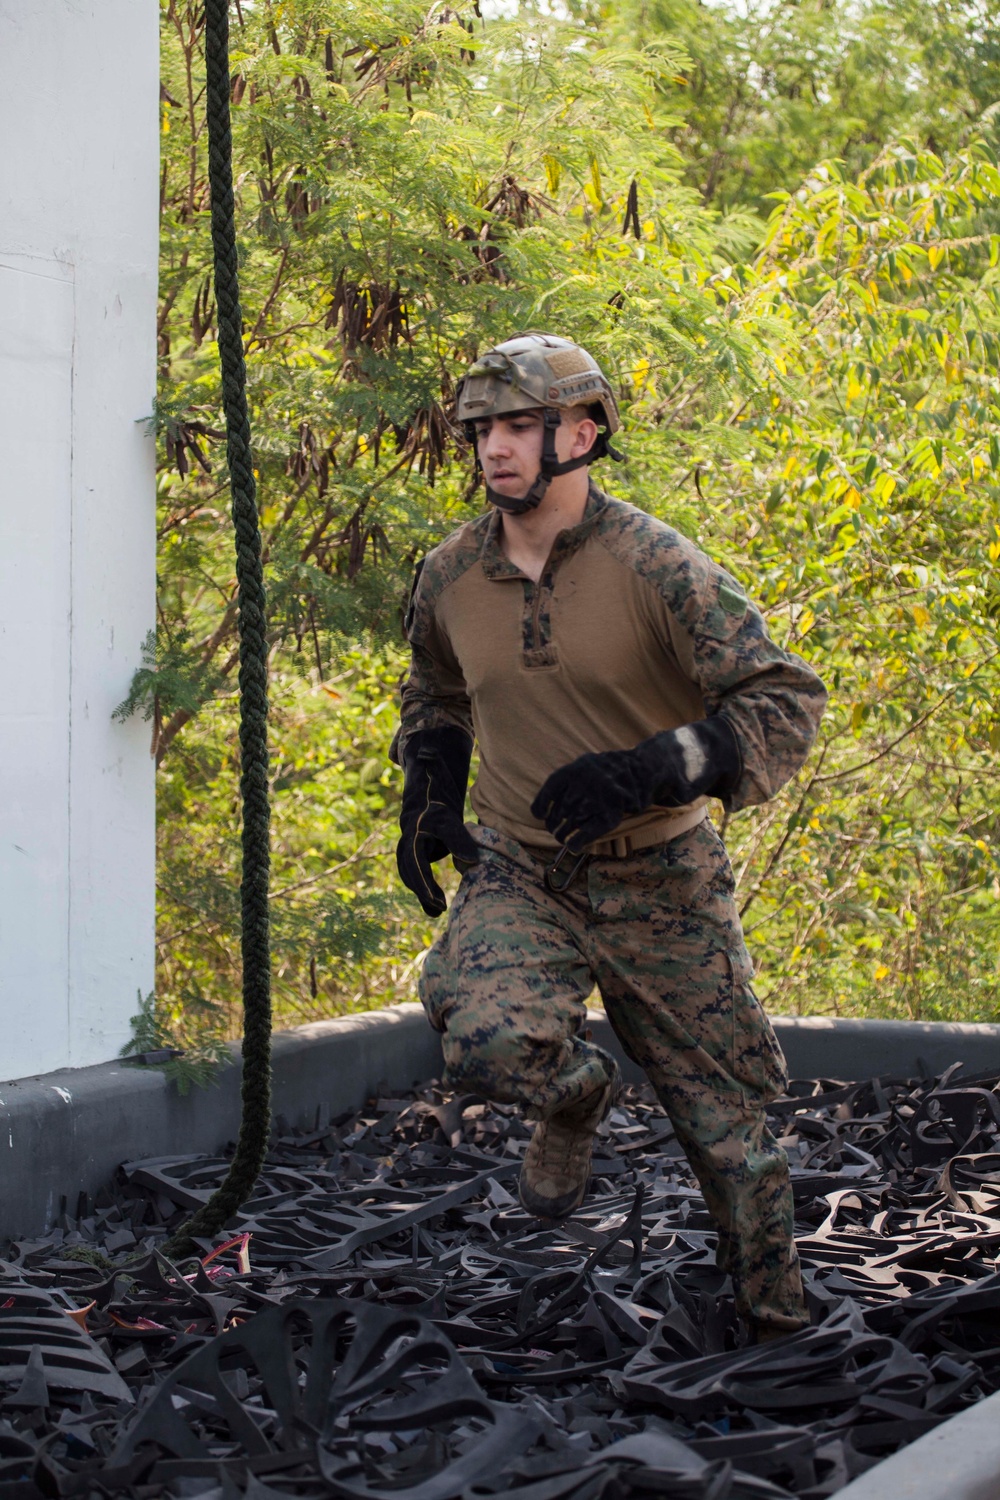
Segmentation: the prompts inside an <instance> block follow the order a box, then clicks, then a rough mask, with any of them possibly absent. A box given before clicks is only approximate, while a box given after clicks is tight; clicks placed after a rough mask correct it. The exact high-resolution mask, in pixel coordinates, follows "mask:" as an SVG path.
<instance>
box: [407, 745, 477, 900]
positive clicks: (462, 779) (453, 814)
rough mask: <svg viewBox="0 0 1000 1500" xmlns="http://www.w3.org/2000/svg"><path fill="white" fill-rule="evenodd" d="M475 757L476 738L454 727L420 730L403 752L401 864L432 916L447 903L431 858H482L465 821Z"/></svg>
mask: <svg viewBox="0 0 1000 1500" xmlns="http://www.w3.org/2000/svg"><path fill="white" fill-rule="evenodd" d="M471 761H472V741H471V740H470V738H469V736H468V735H467V734H466V733H465V732H464V730H461V729H455V728H443V729H418V730H417V731H416V733H415V734H411V735H410V737H409V739H408V740H407V741H406V746H405V748H404V750H403V755H402V763H403V777H404V780H403V806H402V810H401V812H400V815H399V826H400V829H401V831H402V838H401V839H400V841H399V843H398V844H397V845H396V867H397V869H398V870H399V874H400V878H401V879H402V882H403V884H404V885H405V886H407V887H408V889H409V890H411V891H412V892H413V894H414V895H415V896H416V898H417V900H418V901H419V902H420V905H421V906H422V907H423V909H424V911H425V912H426V913H427V915H428V916H429V917H439V916H440V915H441V913H442V912H443V911H444V909H445V907H446V905H447V902H446V901H445V899H444V891H443V890H442V889H441V887H440V886H439V885H438V883H437V881H436V880H435V879H434V873H433V871H432V870H431V862H432V860H437V859H444V857H445V855H446V854H451V855H454V856H455V857H456V858H457V859H459V860H461V862H462V863H463V864H466V865H474V864H478V862H479V846H478V845H477V843H476V841H475V839H474V838H473V837H472V835H471V833H470V832H469V830H468V829H467V828H466V826H465V823H464V821H463V814H464V812H465V790H466V787H467V786H468V784H469V766H470V764H471Z"/></svg>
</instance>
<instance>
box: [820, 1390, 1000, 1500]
mask: <svg viewBox="0 0 1000 1500" xmlns="http://www.w3.org/2000/svg"><path fill="white" fill-rule="evenodd" d="M998 1495H1000V1392H998V1393H997V1394H996V1395H994V1396H987V1397H986V1400H985V1401H980V1402H979V1403H978V1404H977V1405H976V1406H970V1407H969V1409H968V1411H963V1412H959V1414H958V1416H957V1417H952V1418H951V1419H950V1420H949V1421H947V1422H942V1423H941V1426H940V1427H935V1428H934V1430H933V1432H925V1433H924V1435H923V1437H919V1438H917V1440H916V1442H914V1443H910V1445H909V1447H907V1448H904V1449H903V1450H902V1452H901V1453H894V1454H893V1456H892V1457H891V1458H884V1459H883V1460H882V1462H881V1463H880V1464H876V1465H875V1467H874V1468H873V1469H869V1470H868V1471H867V1473H865V1474H862V1475H861V1478H860V1479H855V1480H854V1481H853V1482H852V1483H851V1484H849V1485H847V1486H846V1487H845V1488H844V1489H842V1490H838V1491H837V1500H997V1496H998Z"/></svg>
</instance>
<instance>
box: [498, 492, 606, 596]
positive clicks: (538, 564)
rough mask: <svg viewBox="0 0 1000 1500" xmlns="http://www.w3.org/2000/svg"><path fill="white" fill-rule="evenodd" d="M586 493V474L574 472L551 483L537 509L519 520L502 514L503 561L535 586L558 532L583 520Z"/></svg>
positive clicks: (528, 512)
mask: <svg viewBox="0 0 1000 1500" xmlns="http://www.w3.org/2000/svg"><path fill="white" fill-rule="evenodd" d="M569 481H573V482H572V483H570V482H569ZM589 491H590V481H589V478H588V473H587V470H586V469H577V470H575V471H574V472H573V473H572V474H562V475H559V477H558V478H556V479H554V480H553V481H552V483H551V484H550V485H549V488H548V490H547V491H546V494H545V499H544V500H543V501H542V503H541V505H539V506H538V507H537V509H535V510H529V511H526V512H525V514H524V515H523V516H511V515H508V514H507V512H506V511H504V512H502V513H501V518H500V526H501V535H500V545H501V547H502V548H503V552H504V555H505V557H507V558H509V559H510V561H511V562H512V563H513V564H514V566H515V567H517V568H520V570H521V572H522V573H526V574H527V576H528V577H529V578H532V579H534V581H535V583H537V582H538V580H539V578H541V576H542V572H543V570H544V568H545V564H546V562H547V561H548V557H549V553H550V552H551V551H552V543H553V542H554V541H555V539H556V537H557V536H558V535H559V533H560V531H569V530H571V529H572V527H574V526H579V524H580V522H581V521H582V520H583V515H584V511H585V510H586V509H587V496H588V494H589Z"/></svg>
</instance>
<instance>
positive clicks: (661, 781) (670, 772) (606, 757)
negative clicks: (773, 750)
mask: <svg viewBox="0 0 1000 1500" xmlns="http://www.w3.org/2000/svg"><path fill="white" fill-rule="evenodd" d="M742 765H743V762H742V757H741V754H740V747H739V741H738V740H737V738H736V731H735V730H734V729H733V726H732V725H731V724H730V722H729V720H728V719H727V718H726V717H725V715H724V714H715V715H714V716H713V717H711V718H708V719H699V720H698V721H697V722H696V723H694V724H683V725H681V727H680V728H679V729H663V730H661V731H660V733H659V734H654V735H651V736H650V738H649V739H648V740H642V741H640V743H639V744H638V745H636V746H634V748H633V749H631V750H603V751H600V752H597V753H594V752H591V753H590V754H589V755H581V756H578V758H577V759H576V760H574V761H571V762H570V764H569V765H568V766H560V767H559V769H558V770H557V771H553V772H552V775H551V776H550V777H549V778H548V780H547V781H546V782H545V784H544V786H543V787H542V789H541V791H540V792H539V793H538V796H537V797H536V798H535V800H534V802H533V803H532V804H531V812H532V816H533V817H536V818H540V819H541V820H542V822H543V823H544V824H545V826H546V828H547V829H548V830H549V832H550V833H551V834H552V837H553V838H555V839H558V841H559V843H560V844H564V845H565V846H566V848H567V849H569V850H570V851H571V853H573V854H582V853H583V851H584V850H585V849H586V847H587V845H588V844H593V843H596V842H597V841H598V839H603V838H606V837H607V835H608V834H609V833H612V832H613V831H614V829H616V828H617V827H618V825H619V823H621V822H622V820H623V819H624V818H629V817H634V816H635V814H636V813H641V812H645V811H646V809H647V808H649V807H683V806H684V805H685V803H687V802H693V801H694V800H695V798H696V797H718V796H722V795H723V794H724V793H726V792H729V791H731V790H732V789H733V787H734V786H735V785H736V783H737V782H738V781H739V778H740V774H741V771H742Z"/></svg>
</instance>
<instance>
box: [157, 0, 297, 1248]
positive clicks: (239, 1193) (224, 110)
mask: <svg viewBox="0 0 1000 1500" xmlns="http://www.w3.org/2000/svg"><path fill="white" fill-rule="evenodd" d="M205 59H206V63H207V67H208V83H207V90H206V99H207V112H208V162H209V188H210V191H211V200H212V251H213V255H214V260H215V301H216V306H217V308H218V325H219V357H220V360H221V364H222V397H223V407H224V410H225V416H226V455H227V458H228V462H229V479H230V487H231V491H232V513H233V525H234V527H235V531H236V581H237V588H238V593H237V603H238V609H239V640H240V673H239V686H240V795H241V799H242V803H243V848H242V855H243V876H242V883H241V886H240V906H241V919H242V930H241V952H242V960H243V1082H242V1103H243V1113H242V1120H241V1123H240V1133H239V1139H238V1140H237V1144H236V1152H235V1155H234V1157H233V1160H232V1163H231V1165H230V1168H229V1171H228V1173H227V1175H226V1178H225V1180H224V1181H223V1183H222V1185H221V1187H219V1188H218V1190H217V1191H216V1192H215V1193H213V1195H212V1197H211V1198H210V1199H209V1200H208V1202H207V1203H206V1204H205V1205H204V1207H202V1208H200V1209H198V1211H197V1213H195V1214H194V1215H193V1217H192V1218H191V1219H189V1220H188V1222H187V1223H186V1224H184V1225H182V1226H181V1228H180V1229H178V1230H177V1232H176V1233H175V1234H174V1235H173V1236H172V1238H171V1239H170V1241H169V1242H168V1244H167V1245H166V1246H165V1250H166V1252H167V1254H168V1255H173V1256H177V1255H182V1254H185V1253H188V1252H189V1251H190V1250H191V1249H192V1248H193V1246H192V1241H193V1238H194V1236H196V1235H197V1236H200V1237H204V1238H209V1237H211V1236H212V1235H214V1234H216V1233H217V1232H218V1230H219V1229H221V1228H222V1226H223V1225H224V1224H225V1223H226V1221H227V1219H230V1218H231V1217H232V1215H233V1214H234V1213H236V1211H237V1209H238V1208H239V1207H240V1205H241V1204H242V1203H244V1202H245V1201H246V1199H247V1198H248V1197H249V1196H250V1193H251V1191H252V1189H253V1185H254V1183H255V1182H256V1181H257V1177H258V1175H259V1173H260V1169H261V1166H262V1165H263V1162H264V1157H265V1154H266V1152H267V1142H268V1135H269V1132H270V1125H271V951H270V934H269V917H268V873H269V867H270V853H269V841H268V826H269V822H270V806H269V799H268V764H267V638H266V634H265V627H266V620H265V610H264V573H263V566H262V561H261V544H260V526H259V524H258V518H257V487H256V484H255V483H254V471H253V456H252V453H251V451H250V417H249V413H248V411H247V395H246V362H245V360H244V357H243V320H242V315H241V312H240V288H239V277H238V266H237V258H236V223H235V205H234V197H233V137H232V129H231V126H230V118H229V0H206V4H205Z"/></svg>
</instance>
